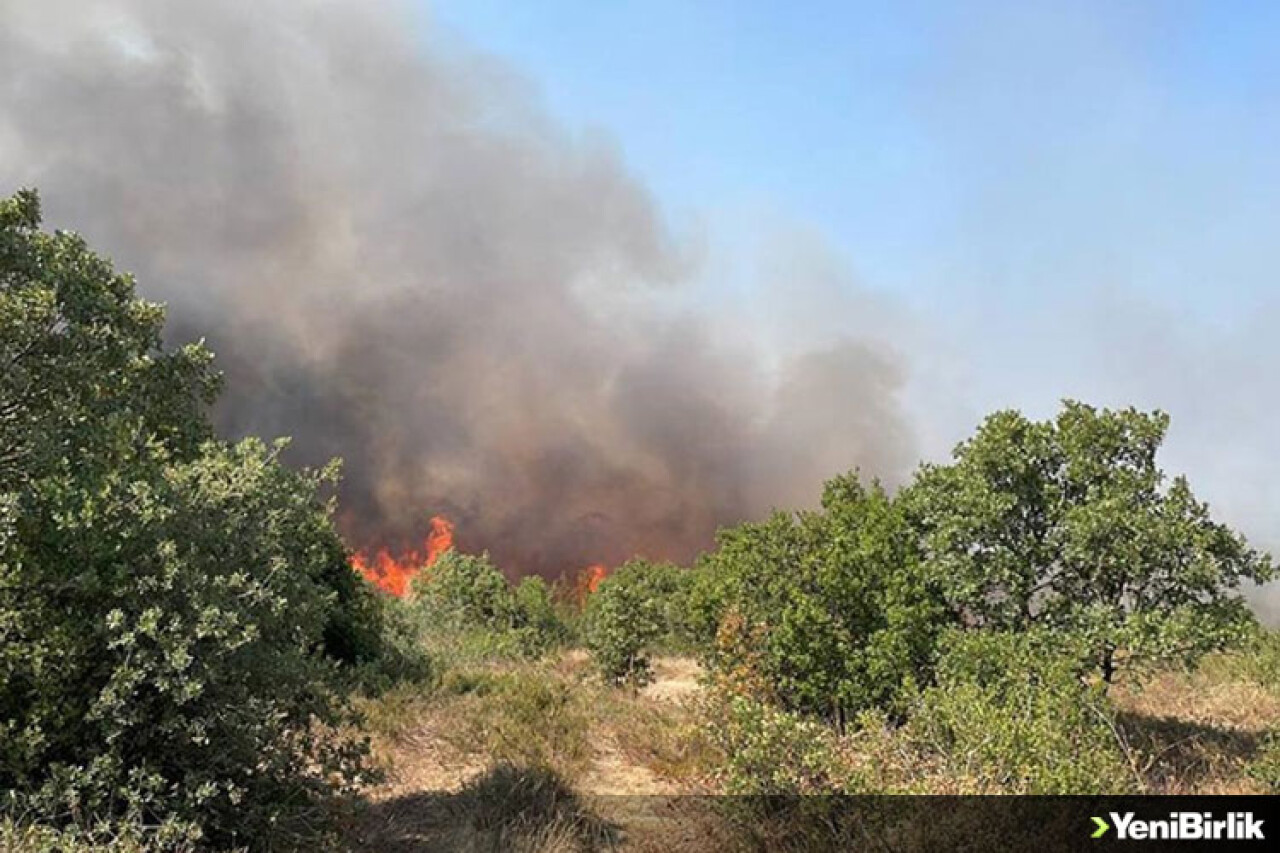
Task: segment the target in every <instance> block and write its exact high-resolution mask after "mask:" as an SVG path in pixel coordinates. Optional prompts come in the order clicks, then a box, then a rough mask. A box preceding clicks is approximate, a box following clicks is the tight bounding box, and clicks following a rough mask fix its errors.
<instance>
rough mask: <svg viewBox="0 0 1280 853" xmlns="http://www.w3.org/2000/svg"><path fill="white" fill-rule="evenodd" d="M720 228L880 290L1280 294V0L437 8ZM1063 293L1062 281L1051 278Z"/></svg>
mask: <svg viewBox="0 0 1280 853" xmlns="http://www.w3.org/2000/svg"><path fill="white" fill-rule="evenodd" d="M428 14H429V15H431V17H432V19H433V20H434V21H435V23H436V27H437V30H436V32H435V36H436V37H437V38H440V39H442V40H447V39H448V38H449V37H450V34H451V32H452V33H457V34H459V35H461V36H463V37H465V38H466V39H467V40H468V41H469V42H471V43H472V44H474V45H475V46H477V47H479V48H480V49H483V50H486V51H490V52H493V53H495V54H497V55H498V56H500V57H502V58H504V59H506V60H508V61H509V62H510V63H512V65H513V66H514V67H515V68H517V69H518V70H520V71H521V72H523V73H525V74H526V75H527V76H528V77H529V78H530V79H531V80H532V81H533V83H534V84H535V85H536V86H537V87H538V88H539V89H540V91H541V93H542V96H543V97H544V99H545V101H546V103H547V105H548V106H549V108H550V109H551V111H552V112H553V113H554V114H556V115H557V116H559V117H561V118H562V119H564V120H565V121H566V122H567V123H568V124H569V126H571V127H577V128H584V127H585V128H592V127H598V128H602V129H604V131H605V132H606V133H608V134H610V135H611V136H612V137H613V138H614V140H615V141H616V143H617V144H618V145H619V146H620V147H621V149H622V150H623V152H624V153H625V157H626V160H627V162H628V163H629V164H630V166H631V167H632V168H633V169H634V170H635V171H636V172H637V173H638V174H639V175H640V176H641V177H642V178H643V179H644V180H645V181H646V183H648V184H649V186H650V187H652V188H653V190H654V191H655V193H656V195H657V196H658V198H659V200H660V202H661V203H662V204H663V205H664V206H665V208H666V209H667V210H668V211H669V212H670V213H671V214H672V215H674V216H676V217H679V215H680V214H681V213H683V212H685V211H687V210H694V211H696V212H698V213H699V214H701V215H702V216H704V217H705V218H706V220H707V222H708V227H709V228H710V230H711V231H712V232H713V233H714V234H716V235H717V236H718V237H719V238H720V239H722V240H726V241H730V242H732V243H733V244H735V245H737V244H742V243H746V242H748V241H750V240H751V239H752V236H753V235H752V234H751V233H750V232H751V229H752V227H753V220H759V219H762V218H763V219H769V218H773V217H780V218H783V219H786V220H794V221H796V222H798V223H803V224H804V226H805V227H808V228H814V229H817V230H818V231H819V232H820V233H821V234H822V236H823V237H825V238H826V240H828V241H829V242H830V244H831V245H832V246H833V247H834V248H835V250H836V251H837V252H838V253H839V254H841V255H843V256H844V257H845V258H846V259H847V261H848V263H849V264H850V265H851V267H852V268H853V269H854V270H855V271H856V273H857V275H858V277H859V278H860V279H861V280H862V281H863V283H864V284H865V285H867V286H870V287H872V288H876V289H881V288H884V289H889V290H892V291H896V292H900V293H901V294H903V295H904V296H906V297H907V298H910V299H912V300H913V301H915V300H923V299H927V300H931V301H936V300H939V299H948V298H949V297H950V298H952V299H954V300H955V301H956V302H957V303H958V304H964V302H966V301H967V297H968V295H969V294H968V291H969V289H971V288H976V289H978V290H979V291H981V292H983V293H987V294H990V293H992V292H998V293H1000V294H1002V295H1003V296H1005V297H1006V298H1009V299H1014V300H1025V301H1029V302H1037V301H1039V300H1041V299H1044V298H1045V296H1046V294H1045V293H1044V292H1043V291H1044V290H1045V289H1046V288H1047V289H1049V290H1063V289H1081V288H1108V289H1109V288H1114V287H1116V286H1121V285H1122V286H1124V287H1126V288H1132V289H1135V290H1137V291H1139V292H1140V293H1143V294H1146V295H1152V296H1156V297H1159V299H1160V301H1161V302H1163V303H1166V304H1168V305H1170V306H1171V307H1172V308H1174V309H1176V310H1180V311H1181V310H1190V311H1195V312H1198V313H1209V314H1213V315H1215V316H1226V317H1232V316H1234V315H1238V313H1239V312H1241V311H1245V312H1247V311H1249V310H1250V308H1251V305H1252V303H1253V302H1254V301H1255V300H1256V298H1257V297H1259V296H1260V295H1262V294H1264V293H1265V292H1267V291H1269V290H1271V289H1273V288H1274V274H1273V273H1272V270H1274V269H1276V267H1277V264H1276V263H1275V261H1276V260H1277V254H1280V249H1278V248H1277V246H1280V241H1278V240H1276V236H1277V233H1278V229H1277V226H1278V225H1280V206H1278V205H1277V204H1276V201H1277V190H1278V189H1280V158H1278V157H1277V155H1276V143H1277V139H1280V134H1277V131H1280V111H1278V110H1277V106H1280V103H1278V102H1280V51H1277V50H1275V46H1276V44H1278V43H1280V5H1277V4H1273V3H1268V2H1203V3H1185V2H1170V0H1158V2H1149V3H1136V2H1116V0H1110V2H1070V3H1057V4H1049V3H1034V2H1010V3H975V2H965V3H911V2H900V3H851V2H807V3H806V2H801V3H782V2H773V3H765V2H669V0H650V2H645V3H631V4H622V3H597V2H585V0H581V1H580V2H579V1H578V0H571V1H570V2H566V1H565V0H543V2H538V3H514V2H502V0H437V2H434V3H432V4H431V5H430V11H429V12H428ZM1048 295H1052V294H1048Z"/></svg>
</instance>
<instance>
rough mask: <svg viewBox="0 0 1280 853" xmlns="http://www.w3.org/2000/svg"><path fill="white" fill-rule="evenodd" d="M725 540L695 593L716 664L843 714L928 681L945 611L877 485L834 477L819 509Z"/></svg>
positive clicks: (772, 691) (828, 713) (803, 705)
mask: <svg viewBox="0 0 1280 853" xmlns="http://www.w3.org/2000/svg"><path fill="white" fill-rule="evenodd" d="M718 539H719V548H718V549H717V550H716V551H715V552H713V553H711V554H709V555H707V556H706V557H704V558H703V560H702V561H701V563H700V565H699V571H698V577H697V581H696V583H695V586H694V589H693V591H692V593H691V596H690V611H691V621H692V623H693V625H694V626H695V629H696V630H697V632H698V635H699V636H700V638H701V640H702V643H703V648H704V649H705V650H706V653H707V654H708V656H709V658H710V663H711V665H712V667H713V668H714V669H715V670H716V671H717V672H720V673H733V674H734V675H733V678H734V680H736V681H741V682H744V683H749V684H752V685H755V686H756V687H757V688H758V687H761V686H762V687H764V688H765V689H766V690H767V692H768V695H770V696H772V698H773V699H774V700H775V701H777V702H779V703H781V704H782V705H783V706H784V707H786V708H788V709H791V710H798V711H803V712H806V713H813V714H818V715H821V716H824V717H826V718H827V719H830V720H832V721H835V722H837V723H843V721H844V720H846V719H847V718H848V717H849V716H850V715H851V714H853V713H856V712H857V711H859V710H861V709H864V708H868V707H884V708H889V709H894V710H895V711H896V710H899V709H900V708H901V707H902V697H903V696H904V695H906V692H908V691H909V688H910V686H911V685H913V684H916V683H922V682H924V681H925V680H927V678H928V668H929V665H930V661H931V657H932V650H933V643H934V637H935V636H936V634H937V632H938V630H939V629H940V627H941V624H942V618H941V617H942V611H941V608H940V604H939V602H938V599H937V597H936V596H935V595H934V593H933V592H932V590H931V589H930V588H929V586H928V585H927V584H926V583H925V581H924V577H923V575H922V572H921V571H920V568H919V565H918V562H917V560H916V556H915V549H914V539H913V535H912V532H911V530H910V529H909V528H908V527H907V525H906V523H905V520H904V518H903V516H902V513H901V512H900V511H899V509H898V507H897V505H896V504H895V503H894V501H893V500H891V499H890V498H889V496H888V495H887V494H886V493H885V492H884V490H883V489H881V488H880V487H879V486H878V485H876V486H872V487H871V488H865V487H863V486H862V485H861V484H860V483H859V482H858V480H857V478H856V476H847V477H840V478H837V479H835V480H832V481H831V482H829V483H828V484H827V486H826V489H825V492H824V495H823V511H822V512H819V513H801V514H798V515H787V514H783V513H777V514H775V515H774V516H773V517H772V518H770V519H768V520H767V521H764V522H759V523H748V524H743V525H740V526H738V527H735V528H732V529H728V530H723V531H721V532H720V535H719V537H718Z"/></svg>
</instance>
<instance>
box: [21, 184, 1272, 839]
mask: <svg viewBox="0 0 1280 853" xmlns="http://www.w3.org/2000/svg"><path fill="white" fill-rule="evenodd" d="M39 225H40V216H39V203H38V199H37V197H36V196H35V195H34V194H33V193H29V192H24V193H20V194H18V195H17V196H15V197H13V198H11V199H8V200H5V201H3V202H0V366H2V367H3V370H0V849H5V850H15V851H20V853H35V851H64V850H71V851H112V853H132V851H140V850H173V851H184V850H193V851H194V850H250V851H256V850H322V849H335V850H342V849H348V850H368V851H375V850H376V851H394V850H490V849H492V850H528V851H571V850H584V851H585V850H597V849H632V850H672V849H694V850H697V849H706V850H738V849H741V850H756V849H788V847H787V845H788V844H790V845H792V847H791V848H790V849H824V848H823V847H822V845H823V844H824V843H825V844H827V845H828V846H829V848H830V849H841V845H847V844H848V843H850V840H851V836H843V835H841V833H843V832H846V831H852V830H846V829H845V828H840V825H839V822H838V821H836V820H835V819H834V817H833V815H832V814H831V813H830V812H828V811H824V809H827V808H828V806H827V805H824V803H829V800H828V799H826V798H823V797H818V796H810V795H824V794H959V793H976V794H988V793H1000V794H1041V793H1048V794H1052V793H1121V792H1125V793H1127V792H1135V793H1139V792H1145V793H1173V794H1187V793H1209V792H1212V793H1263V792H1272V793H1274V792H1277V791H1280V637H1278V636H1277V634H1276V633H1274V632H1271V631H1268V630H1266V629H1263V628H1262V627H1260V626H1259V625H1258V624H1257V623H1256V621H1255V619H1254V618H1253V616H1252V615H1251V613H1250V611H1249V609H1248V607H1247V606H1246V604H1245V602H1244V600H1243V598H1242V596H1241V590H1242V588H1244V587H1245V586H1246V585H1248V584H1253V583H1261V582H1265V581H1267V580H1269V579H1271V577H1272V573H1273V567H1272V565H1271V560H1270V558H1269V557H1268V556H1267V555H1265V554H1262V553H1259V552H1258V551H1256V550H1254V549H1252V548H1251V547H1250V546H1249V545H1248V543H1247V542H1246V541H1245V540H1244V539H1243V537H1241V536H1240V535H1239V534H1238V533H1237V532H1235V531H1233V530H1231V529H1230V528H1228V527H1227V526H1225V525H1223V524H1221V523H1220V522H1218V521H1216V520H1215V519H1214V518H1213V516H1212V514H1211V513H1210V510H1209V508H1208V507H1207V506H1206V505H1205V504H1204V503H1203V502H1201V501H1199V500H1197V499H1196V498H1195V496H1194V493H1193V491H1192V489H1191V486H1190V484H1189V483H1188V482H1187V481H1186V480H1185V479H1184V478H1178V477H1175V478H1169V477H1167V476H1166V475H1165V473H1164V472H1163V471H1162V470H1161V469H1160V467H1159V466H1158V464H1157V454H1158V451H1159V449H1160V446H1161V444H1162V442H1163V439H1164V436H1165V432H1166V430H1167V428H1168V418H1167V417H1166V416H1164V415H1163V414H1161V413H1159V412H1141V411H1137V410H1134V409H1125V410H1118V411H1113V410H1105V409H1097V408H1094V407H1091V406H1088V405H1085V404H1083V403H1079V402H1074V401H1067V402H1065V403H1064V404H1063V407H1062V409H1061V411H1060V412H1059V413H1058V414H1057V415H1056V416H1055V417H1054V418H1053V419H1050V420H1046V421H1034V420H1031V419H1028V418H1026V417H1024V416H1023V415H1021V414H1020V413H1018V412H1013V411H1006V412H998V413H996V414H993V415H992V416H990V417H989V418H987V419H986V420H985V421H984V422H983V423H982V424H981V425H980V426H979V427H978V429H977V431H976V432H975V433H974V435H973V436H972V437H970V438H969V439H968V440H966V441H965V442H963V443H961V444H960V445H959V446H958V447H957V448H956V450H955V452H954V454H953V458H952V459H951V461H950V462H948V463H947V464H941V465H924V466H922V467H921V468H920V469H919V470H918V471H917V473H916V476H915V477H914V478H913V479H912V481H911V482H910V483H909V484H907V485H906V486H905V487H903V488H902V489H900V490H898V491H897V492H896V493H890V492H889V491H887V490H885V489H884V488H882V487H881V486H880V485H879V484H877V483H875V482H867V481H865V480H864V479H863V478H861V477H860V476H859V475H858V473H857V472H852V473H846V474H839V475H837V476H835V477H834V478H833V479H832V480H831V481H829V482H828V483H827V484H826V486H825V488H824V490H823V493H822V500H821V505H820V508H818V509H815V510H812V511H803V512H778V513H775V514H774V515H773V516H771V517H769V518H766V519H763V520H759V521H752V522H747V523H743V524H741V525H739V526H737V527H733V528H729V529H725V530H723V531H721V533H720V535H719V538H718V541H717V543H716V545H715V547H714V548H713V549H711V550H710V551H709V552H708V553H706V554H705V555H703V556H702V557H701V558H700V559H699V560H697V561H696V562H695V563H694V564H693V565H691V566H674V565H668V564H655V563H651V562H649V561H646V560H644V559H640V558H637V559H635V560H632V561H630V562H628V563H626V564H624V565H623V566H620V567H617V568H615V569H614V570H613V571H612V572H610V573H609V574H608V576H607V577H605V578H603V580H601V581H600V582H599V583H598V585H595V584H592V585H583V584H580V583H574V582H573V580H572V579H570V580H569V581H568V582H566V583H564V584H548V583H546V582H544V581H543V580H542V579H540V578H524V579H522V580H520V581H519V582H518V583H513V582H512V580H511V579H510V578H509V577H508V576H507V575H506V574H505V573H504V572H503V570H502V567H500V566H495V565H493V564H492V562H491V561H490V560H489V558H488V557H487V556H486V555H473V554H462V553H458V552H456V551H447V552H445V553H444V554H443V555H441V556H440V557H439V558H438V559H436V560H435V561H434V562H433V563H432V564H431V565H430V567H429V568H425V569H424V570H423V571H421V572H419V573H418V574H417V575H416V577H415V579H414V581H413V583H412V585H411V586H410V588H409V590H408V592H407V594H406V596H404V597H403V598H395V597H391V596H388V595H386V594H384V593H382V592H380V591H378V590H377V589H376V588H374V587H373V586H372V585H370V584H368V583H367V582H366V581H364V580H363V579H362V578H361V577H360V576H359V575H358V574H357V573H356V572H354V571H353V570H352V569H351V566H350V555H349V554H348V552H347V551H346V549H345V547H344V545H343V543H342V541H341V539H340V538H339V536H338V534H337V532H336V530H335V528H334V525H333V514H334V511H335V506H334V504H333V502H332V500H331V499H329V498H328V497H327V495H329V494H330V493H331V490H332V487H333V484H334V483H335V481H336V476H337V470H336V466H334V467H330V468H327V469H324V470H322V471H296V470H293V469H291V468H289V467H287V466H285V465H284V464H282V462H281V461H280V452H281V445H276V446H267V445H265V444H263V443H262V442H261V441H258V440H256V439H248V440H245V441H241V442H238V443H229V442H226V441H223V440H221V439H219V438H218V437H217V436H216V435H214V431H213V429H212V428H211V426H210V422H209V420H208V416H207V409H208V406H209V405H210V404H212V402H213V401H214V399H215V398H216V393H217V390H218V386H219V377H218V375H217V373H216V372H215V371H214V369H213V362H212V355H211V354H210V353H209V352H208V351H207V350H206V349H204V347H203V346H200V345H192V346H186V347H182V348H178V349H168V350H166V349H164V348H162V347H161V334H162V331H163V322H164V315H163V310H162V309H161V308H160V307H159V306H156V305H153V304H150V303H147V302H145V301H143V300H141V299H139V298H138V297H137V296H136V294H135V292H134V285H133V282H132V280H131V279H130V278H128V277H127V276H124V275H121V274H118V273H117V272H115V271H114V270H113V268H112V267H111V265H110V264H109V263H108V262H107V261H106V260H104V259H102V258H101V257H99V256H97V255H95V254H94V253H93V252H92V251H91V250H90V249H89V248H88V247H87V246H86V245H85V244H84V242H83V241H82V240H80V239H79V238H78V237H76V236H74V235H71V234H65V233H56V234H49V233H46V232H43V231H41V230H40V228H39ZM639 794H645V795H652V796H650V797H645V798H640V797H634V796H633V797H618V796H613V795H639ZM695 794H704V795H735V797H733V798H725V797H720V798H719V799H716V798H711V797H705V798H700V797H690V796H685V795H695ZM676 795H680V796H679V797H678V798H677V796H676ZM779 796H781V798H780V799H779ZM832 827H836V829H834V830H833V829H832ZM921 831H923V830H921ZM815 832H825V833H826V835H822V836H821V837H819V836H816V835H813V834H812V833H815ZM897 840H898V841H899V842H900V843H901V846H902V847H903V849H912V848H913V846H915V847H918V848H920V849H923V848H924V847H927V846H928V839H927V838H923V837H920V838H915V837H897ZM935 840H936V839H935Z"/></svg>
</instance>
